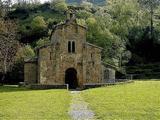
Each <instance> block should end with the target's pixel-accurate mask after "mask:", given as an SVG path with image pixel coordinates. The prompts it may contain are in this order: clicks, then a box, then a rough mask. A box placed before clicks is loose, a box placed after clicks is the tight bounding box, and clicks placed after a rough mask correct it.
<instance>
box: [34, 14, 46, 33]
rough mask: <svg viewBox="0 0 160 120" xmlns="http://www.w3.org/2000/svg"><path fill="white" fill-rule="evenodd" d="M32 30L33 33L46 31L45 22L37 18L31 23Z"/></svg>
mask: <svg viewBox="0 0 160 120" xmlns="http://www.w3.org/2000/svg"><path fill="white" fill-rule="evenodd" d="M31 26H32V29H33V30H34V31H37V30H42V29H46V27H47V26H46V22H45V21H44V18H43V17H42V16H37V17H35V18H34V19H33V21H32V22H31Z"/></svg>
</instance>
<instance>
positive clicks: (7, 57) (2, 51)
mask: <svg viewBox="0 0 160 120" xmlns="http://www.w3.org/2000/svg"><path fill="white" fill-rule="evenodd" d="M18 46H19V42H18V41H17V26H16V24H15V22H13V21H10V20H2V19H1V20H0V69H1V70H2V71H1V72H2V74H3V76H2V78H1V83H2V84H3V82H4V80H5V77H6V74H7V72H9V71H10V70H11V68H12V66H13V64H14V60H15V59H14V58H15V55H16V52H17V50H18Z"/></svg>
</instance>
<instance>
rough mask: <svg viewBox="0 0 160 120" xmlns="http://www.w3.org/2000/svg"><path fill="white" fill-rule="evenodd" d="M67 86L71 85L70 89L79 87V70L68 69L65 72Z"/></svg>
mask: <svg viewBox="0 0 160 120" xmlns="http://www.w3.org/2000/svg"><path fill="white" fill-rule="evenodd" d="M65 84H68V85H69V89H76V88H77V87H78V79H77V70H76V69H75V68H68V69H67V70H66V71H65Z"/></svg>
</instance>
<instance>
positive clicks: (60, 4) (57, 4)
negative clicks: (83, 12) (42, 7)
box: [51, 0, 68, 12]
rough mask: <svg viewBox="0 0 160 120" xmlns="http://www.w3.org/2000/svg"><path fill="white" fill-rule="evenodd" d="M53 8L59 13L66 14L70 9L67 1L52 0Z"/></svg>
mask: <svg viewBox="0 0 160 120" xmlns="http://www.w3.org/2000/svg"><path fill="white" fill-rule="evenodd" d="M51 8H52V9H54V10H56V11H59V12H64V11H66V10H67V9H68V8H67V4H66V3H65V0H52V3H51Z"/></svg>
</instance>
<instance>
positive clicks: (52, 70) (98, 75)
mask: <svg viewBox="0 0 160 120" xmlns="http://www.w3.org/2000/svg"><path fill="white" fill-rule="evenodd" d="M69 41H74V42H75V52H74V53H69V52H68V42H69ZM38 51H39V52H38V56H39V57H38V64H39V68H38V81H39V83H40V84H45V85H64V84H65V72H66V70H67V69H69V68H74V69H75V70H76V71H77V78H78V86H79V87H81V86H83V84H85V83H100V82H102V65H101V48H99V47H97V46H95V45H92V44H89V43H86V28H85V27H83V26H79V25H77V24H76V23H74V22H73V23H70V24H63V25H60V26H57V27H56V28H55V30H54V32H53V33H52V36H51V44H50V45H48V46H44V47H42V48H40V49H39V50H38Z"/></svg>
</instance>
